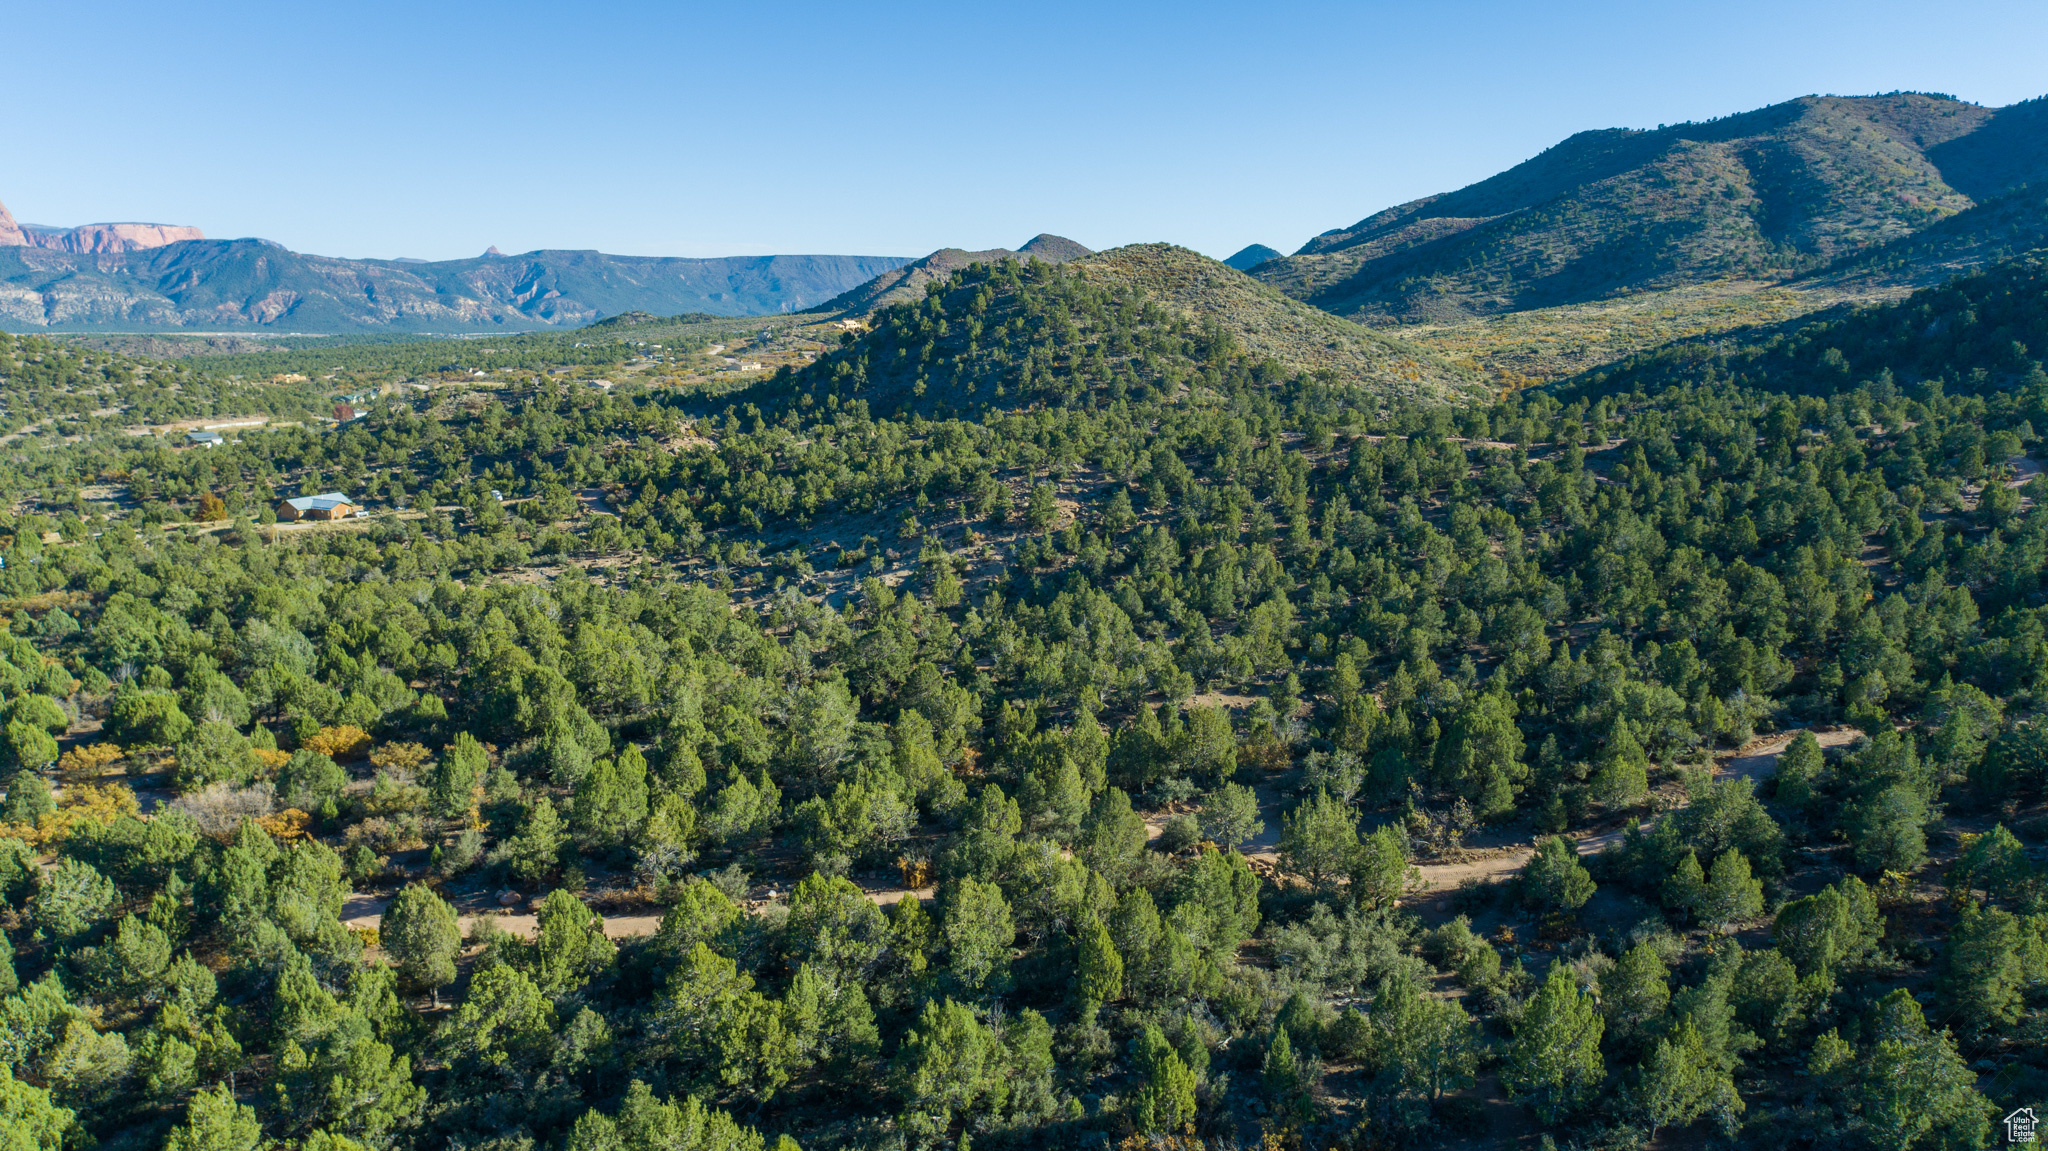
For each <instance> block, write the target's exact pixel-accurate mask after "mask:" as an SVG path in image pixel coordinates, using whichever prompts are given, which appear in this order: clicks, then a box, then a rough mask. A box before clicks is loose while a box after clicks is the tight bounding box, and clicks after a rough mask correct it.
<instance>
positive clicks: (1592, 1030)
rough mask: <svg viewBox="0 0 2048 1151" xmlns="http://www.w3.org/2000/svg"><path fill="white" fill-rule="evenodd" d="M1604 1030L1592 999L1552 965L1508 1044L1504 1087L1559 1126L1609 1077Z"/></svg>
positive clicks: (1566, 974)
mask: <svg viewBox="0 0 2048 1151" xmlns="http://www.w3.org/2000/svg"><path fill="white" fill-rule="evenodd" d="M1604 1028H1605V1024H1604V1023H1603V1022H1602V1020H1601V1018H1600V1011H1599V1007H1598V1006H1597V1005H1596V1004H1595V1003H1594V1002H1593V997H1592V996H1590V995H1585V994H1582V993H1581V992H1580V991H1579V989H1578V988H1577V987H1576V986H1574V985H1573V983H1572V980H1571V975H1570V973H1569V972H1568V971H1566V969H1565V967H1564V965H1563V964H1553V965H1552V966H1551V968H1550V975H1549V976H1548V977H1547V978H1546V979H1545V980H1544V981H1543V986H1542V987H1541V988H1539V989H1538V990H1537V992H1536V994H1535V995H1534V996H1533V997H1531V998H1530V1000H1529V1002H1528V1004H1527V1006H1526V1007H1524V1009H1523V1012H1522V1020H1521V1023H1520V1024H1519V1025H1518V1026H1517V1027H1516V1028H1515V1036H1514V1039H1513V1040H1511V1041H1510V1042H1509V1044H1508V1047H1507V1052H1506V1064H1505V1066H1504V1067H1503V1068H1502V1071H1501V1082H1502V1084H1503V1085H1505V1086H1506V1087H1507V1089H1508V1091H1509V1092H1510V1093H1511V1094H1513V1095H1514V1096H1515V1097H1516V1098H1518V1099H1524V1100H1527V1101H1528V1103H1529V1106H1530V1108H1531V1109H1533V1110H1534V1111H1535V1112H1536V1116H1537V1118H1539V1119H1541V1120H1542V1121H1543V1122H1545V1123H1556V1122H1558V1121H1559V1120H1561V1119H1563V1118H1564V1117H1565V1116H1567V1115H1569V1114H1571V1113H1573V1112H1575V1111H1577V1110H1578V1109H1579V1108H1581V1107H1583V1106H1585V1105H1586V1104H1588V1103H1590V1102H1591V1101H1592V1098H1593V1095H1594V1092H1595V1091H1597V1090H1598V1089H1599V1086H1600V1081H1601V1080H1602V1079H1604V1078H1606V1076H1607V1065H1606V1063H1605V1061H1604V1060H1602V1059H1601V1057H1600V1036H1601V1033H1602V1032H1603V1030H1604Z"/></svg>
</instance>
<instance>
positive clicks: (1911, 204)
mask: <svg viewBox="0 0 2048 1151" xmlns="http://www.w3.org/2000/svg"><path fill="white" fill-rule="evenodd" d="M2044 108H2048V103H2044V102H2043V101H2039V100H2036V101H2030V102H2028V103H2023V104H2015V105H2013V106H2011V107H2008V108H2000V109H1991V108H1984V107H1980V106H1978V105H1975V104H1968V103H1964V102H1961V101H1958V100H1954V99H1952V98H1949V97H1946V96H1939V95H1923V94H1919V93H1891V94H1888V95H1884V96H1866V97H1835V96H1808V97H1802V98H1800V99H1798V100H1792V101H1787V102H1786V103H1783V104H1778V105H1773V106H1772V107H1769V108H1761V109H1758V110H1756V111H1753V112H1745V113H1741V114H1739V115H1734V116H1726V117H1722V118H1720V119H1716V120H1711V121H1706V122H1703V123H1692V124H1673V125H1667V126H1659V127H1658V128H1656V129H1655V130H1649V131H1636V130H1628V129H1607V130H1601V131H1591V132H1581V133H1579V134H1578V135H1576V136H1573V137H1571V138H1570V139H1568V140H1565V141H1563V142H1562V143H1560V144H1558V145H1556V146H1555V147H1553V148H1551V149H1549V150H1548V151H1546V152H1544V153H1543V154H1542V155H1540V156H1537V157H1535V158H1533V159H1531V160H1528V161H1526V162H1524V163H1522V164H1518V165H1516V166H1515V167H1513V168H1511V169H1509V170H1507V171H1505V172H1502V173H1500V174H1499V175H1496V176H1493V177H1491V178H1489V179H1486V180H1482V181H1480V182H1479V183H1477V184H1473V185H1470V186H1469V187H1465V188H1461V189H1459V190H1457V191H1455V192H1448V193H1444V194H1442V195H1438V196H1430V197H1425V198H1423V199H1421V200H1416V201H1413V202H1411V203H1408V204H1402V205H1398V206H1396V207H1393V208H1389V209H1387V210H1385V211H1383V212H1379V213H1377V214H1375V215H1373V216H1370V217H1367V218H1366V219H1364V220H1361V221H1359V222H1358V223H1357V224H1355V225H1352V226H1351V227H1349V228H1340V229H1336V230H1334V231H1331V232H1327V233H1325V234H1323V235H1321V236H1318V237H1316V238H1315V239H1313V240H1311V241H1309V243H1308V244H1306V245H1304V246H1303V247H1302V248H1301V250H1300V251H1299V252H1297V253H1295V254H1294V255H1293V256H1289V257H1286V258H1283V259H1279V260H1273V261H1270V262H1268V263H1265V264H1262V265H1260V266H1259V269H1258V273H1259V277H1260V278H1261V279H1262V280H1264V281H1266V282H1267V283H1270V284H1273V285H1274V286H1276V287H1279V288H1281V289H1282V290H1283V291H1285V292H1287V293H1288V294H1289V295H1292V296H1295V297H1297V298H1299V299H1303V300H1307V301H1308V302H1309V303H1312V304H1315V305H1316V306H1318V307H1321V308H1324V309H1327V310H1329V311H1331V312H1334V313H1336V314H1338V315H1341V316H1347V317H1351V318H1354V319H1361V320H1369V321H1378V322H1434V323H1442V322H1452V321H1456V320H1461V319H1466V318H1470V317H1474V316H1485V315H1493V314H1497V313H1501V312H1511V311H1519V310H1524V309H1529V308H1544V307H1554V306H1558V305H1563V304H1572V303H1582V302H1585V301H1589V300H1598V299H1605V298H1609V297H1612V296H1615V295H1618V294H1623V293H1630V292H1641V291H1655V290H1664V289H1670V288H1675V287H1679V286H1682V285H1687V284H1696V283H1701V282H1705V281H1710V280H1717V279H1727V278H1737V279H1751V280H1779V279H1785V278H1788V277H1791V276H1794V275H1798V274H1801V273H1805V272H1811V271H1814V270H1816V269H1818V268H1821V267H1823V266H1825V265H1828V264H1830V263H1832V262H1835V261H1841V260H1846V259H1849V258H1851V257H1854V256H1856V255H1857V254H1859V253H1863V252H1866V251H1868V250H1869V249H1872V248H1876V247H1879V246H1881V245H1885V244H1889V243H1894V242H1897V241H1899V240H1901V239H1902V238H1904V237H1906V236H1909V235H1911V234H1913V233H1916V232H1920V231H1922V230H1924V229H1927V228H1929V227H1931V226H1934V225H1937V224H1939V223H1940V222H1941V221H1942V220H1944V219H1945V218H1946V217H1948V216H1950V215H1952V214H1954V213H1957V212H1961V211H1964V210H1966V209H1969V208H1971V207H1973V206H1975V205H1977V204H1981V203H1985V202H1988V201H1991V200H1993V199H1996V198H1997V197H1999V196H2001V195H2004V194H2005V193H2007V192H2009V191H2010V190H2011V189H2013V188H2015V187H2018V186H2020V185H2024V184H2027V183H2030V182H2038V181H2041V180H2044V179H2048V123H2044V117H2043V109H2044ZM1960 254H1961V253H1958V252H1952V253H1951V255H1960ZM1996 258H1997V256H1996V254H1995V253H1994V252H1980V253H1977V254H1976V255H1975V257H1974V258H1973V259H1971V260H1970V262H1969V263H1968V264H1966V265H1965V266H1978V265H1981V264H1983V263H1986V262H1989V261H1991V260H1993V259H1996ZM1953 270H1957V269H1951V271H1953ZM1886 282H1892V281H1889V280H1888V281H1886ZM1907 282H1911V281H1910V280H1909V281H1907ZM1921 282H1924V281H1921Z"/></svg>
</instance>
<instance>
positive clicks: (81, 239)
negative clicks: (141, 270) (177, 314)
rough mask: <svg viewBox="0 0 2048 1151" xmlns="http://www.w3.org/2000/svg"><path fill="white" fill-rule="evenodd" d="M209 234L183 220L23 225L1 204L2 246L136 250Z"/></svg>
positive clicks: (113, 250) (64, 249)
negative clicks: (172, 222) (58, 226)
mask: <svg viewBox="0 0 2048 1151" xmlns="http://www.w3.org/2000/svg"><path fill="white" fill-rule="evenodd" d="M205 238H206V234H205V233H204V232H201V231H200V230H199V229H197V228H192V227H187V226H185V225H183V224H84V225H81V226H79V227H76V228H24V227H22V226H21V225H20V224H17V223H15V222H14V217H13V216H12V215H10V214H9V213H8V211H7V206H6V205H5V204H0V247H13V248H55V249H57V250H58V251H63V252H133V251H139V250H140V249H143V248H161V247H163V246H164V245H165V244H175V243H177V242H178V241H180V240H204V239H205Z"/></svg>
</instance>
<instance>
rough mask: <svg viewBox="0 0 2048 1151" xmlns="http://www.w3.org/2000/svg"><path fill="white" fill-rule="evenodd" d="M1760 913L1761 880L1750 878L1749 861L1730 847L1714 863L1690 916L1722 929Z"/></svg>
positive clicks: (1762, 902) (1762, 891) (1762, 896)
mask: <svg viewBox="0 0 2048 1151" xmlns="http://www.w3.org/2000/svg"><path fill="white" fill-rule="evenodd" d="M1689 858H1690V857H1689ZM1763 910H1764V885H1763V881H1762V880H1758V879H1751V878H1750V875H1749V860H1747V859H1745V858H1743V855H1742V853H1741V852H1739V851H1736V850H1734V849H1733V848H1730V849H1729V850H1727V851H1724V852H1722V853H1721V855H1720V858H1718V859H1716V860H1714V870H1713V872H1712V874H1710V875H1709V876H1708V877H1707V883H1706V886H1705V888H1703V889H1702V890H1701V893H1700V897H1699V902H1698V903H1697V905H1696V907H1695V911H1694V914H1695V915H1697V916H1698V918H1699V920H1700V922H1702V923H1708V924H1712V925H1714V926H1715V927H1718V928H1724V929H1725V928H1726V927H1728V926H1729V925H1731V924H1736V923H1744V922H1747V921H1749V920H1752V919H1755V918H1756V917H1757V916H1759V915H1762V914H1763Z"/></svg>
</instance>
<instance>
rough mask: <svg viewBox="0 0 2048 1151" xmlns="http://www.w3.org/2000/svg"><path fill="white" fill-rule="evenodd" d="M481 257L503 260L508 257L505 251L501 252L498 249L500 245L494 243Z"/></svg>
mask: <svg viewBox="0 0 2048 1151" xmlns="http://www.w3.org/2000/svg"><path fill="white" fill-rule="evenodd" d="M480 258H481V259H485V260H502V259H505V258H506V257H505V253H503V252H500V251H499V250H498V245H496V244H492V245H491V246H490V247H488V248H485V249H484V254H483V255H482V256H481V257H480Z"/></svg>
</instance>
